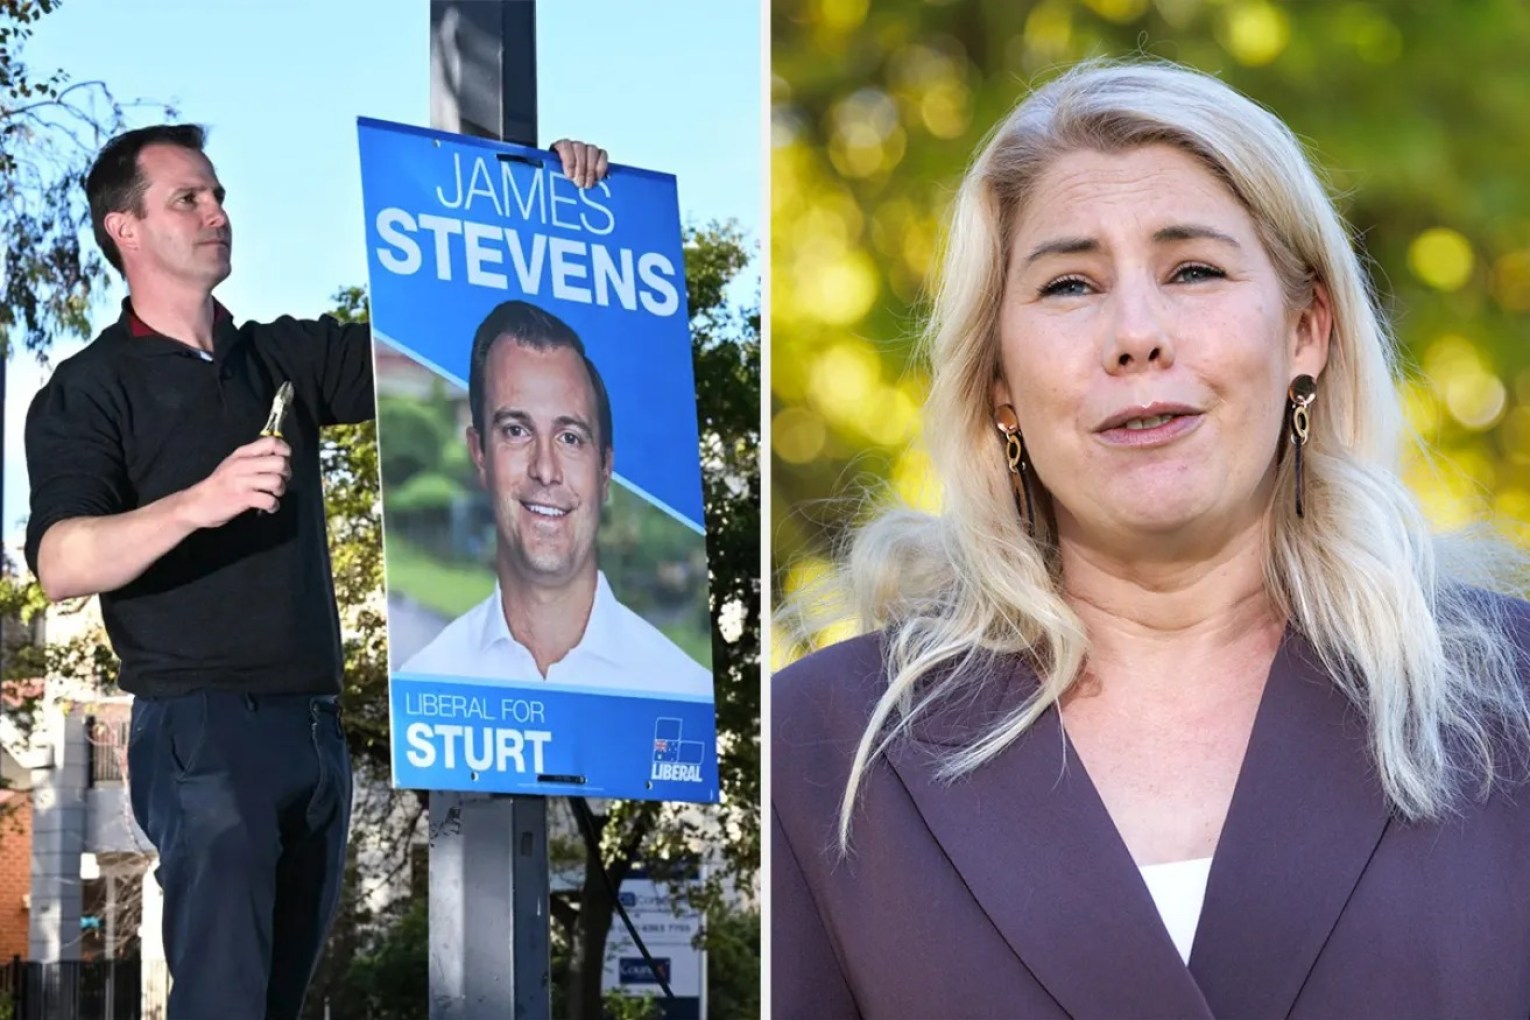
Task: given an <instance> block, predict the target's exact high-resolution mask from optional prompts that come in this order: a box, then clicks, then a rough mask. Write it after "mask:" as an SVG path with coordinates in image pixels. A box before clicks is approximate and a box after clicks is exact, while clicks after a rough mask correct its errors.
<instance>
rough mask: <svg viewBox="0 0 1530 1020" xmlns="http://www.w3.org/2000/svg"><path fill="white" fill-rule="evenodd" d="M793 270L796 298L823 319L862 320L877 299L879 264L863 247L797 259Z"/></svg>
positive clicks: (834, 322)
mask: <svg viewBox="0 0 1530 1020" xmlns="http://www.w3.org/2000/svg"><path fill="white" fill-rule="evenodd" d="M791 270H792V284H793V288H794V293H795V296H796V298H797V300H798V301H800V302H801V304H802V307H803V310H804V311H806V312H807V313H808V314H809V315H811V316H812V317H814V318H816V319H818V320H819V321H820V322H823V323H827V324H830V325H837V326H848V325H850V324H851V323H853V322H859V321H860V320H861V318H862V317H863V316H865V314H866V313H867V312H868V311H870V310H871V306H872V303H873V302H875V301H876V299H877V290H878V283H877V270H876V265H875V264H874V263H873V262H872V261H871V259H870V258H868V257H867V255H866V253H865V252H862V251H860V250H855V251H849V252H845V253H844V254H843V255H841V256H839V257H837V258H807V257H804V258H799V259H795V260H793V262H792V265H791Z"/></svg>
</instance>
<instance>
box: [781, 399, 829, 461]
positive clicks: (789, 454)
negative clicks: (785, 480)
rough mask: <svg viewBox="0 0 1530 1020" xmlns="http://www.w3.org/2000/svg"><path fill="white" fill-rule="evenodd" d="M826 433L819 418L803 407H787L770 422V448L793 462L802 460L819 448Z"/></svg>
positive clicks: (817, 451) (809, 458) (819, 451)
mask: <svg viewBox="0 0 1530 1020" xmlns="http://www.w3.org/2000/svg"><path fill="white" fill-rule="evenodd" d="M828 437H829V432H828V429H827V428H826V427H825V426H824V423H823V419H822V418H820V417H819V416H818V415H816V414H814V413H813V412H812V411H810V410H808V409H807V408H805V407H788V408H787V409H786V410H784V411H782V412H781V413H780V414H777V415H776V416H775V418H773V419H772V420H771V423H770V448H771V449H772V450H773V451H775V454H776V456H778V457H780V458H781V459H782V460H784V461H789V462H790V463H793V464H806V463H807V462H808V461H810V460H813V459H814V458H816V457H817V456H818V455H819V454H820V453H822V452H823V447H824V443H825V442H827V440H828Z"/></svg>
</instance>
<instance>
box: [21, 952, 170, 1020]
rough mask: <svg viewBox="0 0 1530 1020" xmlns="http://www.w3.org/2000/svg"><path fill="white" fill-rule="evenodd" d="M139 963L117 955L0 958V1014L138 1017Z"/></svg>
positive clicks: (59, 1019) (99, 1019) (97, 1019)
mask: <svg viewBox="0 0 1530 1020" xmlns="http://www.w3.org/2000/svg"><path fill="white" fill-rule="evenodd" d="M140 974H141V971H140V966H139V961H138V960H137V959H135V958H129V959H122V960H54V961H50V962H43V961H39V960H23V959H22V958H21V957H19V956H16V957H12V958H11V962H10V963H7V964H0V1020H143V997H142V995H141V994H140V989H141V984H140V980H141V978H140Z"/></svg>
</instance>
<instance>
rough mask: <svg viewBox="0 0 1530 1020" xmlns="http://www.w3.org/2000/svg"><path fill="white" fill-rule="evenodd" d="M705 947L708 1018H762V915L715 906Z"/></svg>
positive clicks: (709, 917) (705, 934) (705, 935)
mask: <svg viewBox="0 0 1530 1020" xmlns="http://www.w3.org/2000/svg"><path fill="white" fill-rule="evenodd" d="M704 944H705V946H706V950H707V1016H714V1017H751V1016H760V1015H761V1014H760V912H759V911H758V910H736V909H733V908H732V907H730V906H728V905H727V904H725V903H719V904H716V905H714V906H713V907H712V909H711V910H709V911H708V912H707V927H706V932H705V933H704Z"/></svg>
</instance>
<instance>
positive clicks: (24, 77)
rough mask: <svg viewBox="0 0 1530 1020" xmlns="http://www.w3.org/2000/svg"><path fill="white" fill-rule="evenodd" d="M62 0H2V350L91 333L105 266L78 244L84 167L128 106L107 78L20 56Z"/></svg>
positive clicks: (85, 219) (84, 213) (85, 220)
mask: <svg viewBox="0 0 1530 1020" xmlns="http://www.w3.org/2000/svg"><path fill="white" fill-rule="evenodd" d="M57 7H58V0H0V244H3V245H4V249H5V258H4V259H3V260H0V357H5V356H7V355H8V353H9V351H10V349H11V345H12V344H14V343H16V342H18V341H19V342H20V343H21V345H22V346H23V347H25V348H26V349H27V350H30V351H35V352H38V353H39V354H40V353H42V352H43V351H45V350H46V349H47V347H48V345H49V344H51V343H52V342H53V341H54V340H55V339H57V338H59V337H61V336H79V337H84V336H88V335H89V332H90V323H89V311H90V306H91V302H92V300H93V298H94V296H95V295H96V293H97V292H98V291H99V290H100V289H101V287H102V286H103V285H104V284H105V282H106V279H107V273H108V271H109V267H108V266H107V264H106V261H105V260H104V259H103V258H102V257H101V255H100V254H99V253H98V252H97V251H95V249H94V247H93V246H88V247H87V246H82V245H81V244H80V235H81V231H82V230H87V229H88V227H89V222H90V220H89V210H88V209H87V208H86V205H85V191H84V183H85V173H86V171H88V170H89V168H90V162H91V160H92V159H93V158H94V157H95V154H96V152H97V151H99V150H100V148H101V146H102V145H103V144H104V143H105V142H106V140H107V139H108V138H110V137H111V136H112V135H114V134H117V133H118V132H120V131H122V130H123V129H124V128H125V127H126V120H125V119H124V111H125V109H126V108H125V106H124V104H122V103H120V102H118V101H117V100H116V99H115V98H114V97H113V96H112V93H111V91H110V90H109V89H108V88H107V87H106V85H104V84H103V83H101V82H98V81H91V82H77V83H71V82H70V81H69V79H68V76H66V75H65V74H64V73H63V72H62V71H55V72H52V73H47V74H43V75H38V74H34V73H33V71H32V70H31V69H30V68H28V67H27V66H26V64H24V63H23V62H22V59H21V51H22V49H23V47H24V44H25V43H26V40H27V39H28V37H29V36H30V35H31V34H32V29H33V26H34V25H35V24H36V23H37V21H38V19H40V18H41V17H42V16H43V15H45V14H48V13H50V12H51V11H53V10H55V9H56V8H57ZM131 105H135V106H143V107H146V108H147V109H149V110H153V111H156V112H158V113H161V114H163V116H165V117H167V118H169V117H173V116H174V111H173V110H171V109H169V108H166V107H161V106H154V105H153V104H131Z"/></svg>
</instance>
